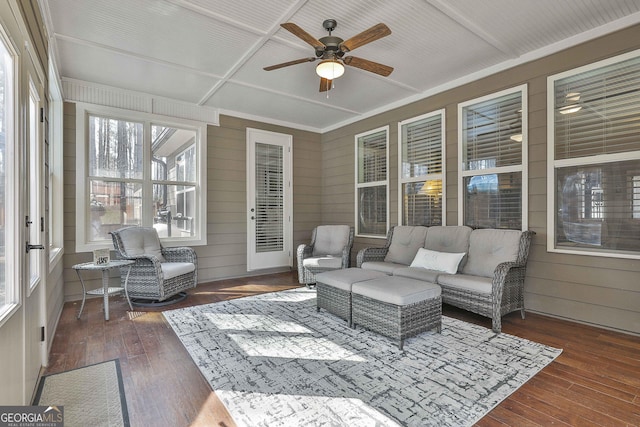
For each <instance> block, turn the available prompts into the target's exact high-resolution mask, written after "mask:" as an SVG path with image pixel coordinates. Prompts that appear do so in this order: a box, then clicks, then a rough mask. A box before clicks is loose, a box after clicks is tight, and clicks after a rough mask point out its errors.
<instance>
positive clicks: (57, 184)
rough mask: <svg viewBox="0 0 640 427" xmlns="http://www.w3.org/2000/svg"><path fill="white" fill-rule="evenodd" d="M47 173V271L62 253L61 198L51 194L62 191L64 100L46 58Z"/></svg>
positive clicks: (52, 69) (53, 69)
mask: <svg viewBox="0 0 640 427" xmlns="http://www.w3.org/2000/svg"><path fill="white" fill-rule="evenodd" d="M48 101H49V113H48V121H49V129H48V132H49V135H48V140H49V159H48V161H49V175H48V177H45V179H48V180H49V182H48V188H49V194H48V199H49V200H48V206H47V208H48V211H49V212H48V213H49V219H48V220H49V228H48V233H49V237H48V238H49V241H48V242H47V243H48V244H49V272H51V271H53V268H54V267H55V265H56V264H57V263H58V262H59V261H60V260H61V259H62V255H63V253H64V200H63V199H62V198H60V197H54V195H55V194H63V191H64V171H63V161H64V158H63V143H64V142H63V141H64V138H63V117H64V104H63V100H62V92H61V90H60V84H59V79H58V75H57V73H56V71H55V67H54V64H53V62H52V61H51V60H50V61H49V94H48Z"/></svg>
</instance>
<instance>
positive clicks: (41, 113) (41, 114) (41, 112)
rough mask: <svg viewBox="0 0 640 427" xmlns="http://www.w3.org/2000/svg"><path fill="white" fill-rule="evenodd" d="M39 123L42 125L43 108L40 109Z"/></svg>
mask: <svg viewBox="0 0 640 427" xmlns="http://www.w3.org/2000/svg"><path fill="white" fill-rule="evenodd" d="M40 123H44V108H42V107H40Z"/></svg>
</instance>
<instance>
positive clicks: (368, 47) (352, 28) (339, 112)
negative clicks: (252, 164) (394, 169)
mask: <svg viewBox="0 0 640 427" xmlns="http://www.w3.org/2000/svg"><path fill="white" fill-rule="evenodd" d="M38 3H39V4H40V6H41V8H42V10H43V13H44V17H45V19H44V21H45V23H46V25H47V26H48V27H50V28H49V33H50V34H51V35H52V36H53V38H54V40H53V43H52V46H53V48H54V55H55V56H56V57H57V58H56V61H57V64H59V67H60V74H61V77H63V78H65V77H66V78H73V79H78V80H82V81H84V82H85V83H86V84H92V83H94V84H102V85H108V86H115V87H118V88H123V89H130V90H134V91H138V92H146V93H149V94H150V95H157V96H162V97H168V98H175V99H177V100H180V101H187V102H191V103H194V104H197V105H206V106H212V107H216V108H219V109H220V110H221V111H235V112H237V113H238V114H243V115H246V116H251V117H254V118H256V119H259V118H261V120H263V121H267V122H268V121H277V122H286V123H289V124H291V125H293V126H299V127H301V128H306V129H309V128H313V129H318V130H326V129H331V128H333V127H335V126H338V125H340V124H344V123H345V122H346V121H348V120H357V119H359V118H363V117H366V116H367V115H370V114H373V113H375V112H379V111H381V110H383V109H384V108H385V106H388V105H390V104H394V105H399V104H402V103H403V102H410V101H412V100H415V99H419V98H420V97H421V96H424V95H425V94H426V93H429V92H430V91H434V90H436V89H437V88H439V87H443V85H444V86H446V85H447V84H448V83H449V82H451V81H452V80H457V81H464V80H465V78H466V79H470V78H471V76H477V75H479V73H482V71H483V70H485V69H488V68H491V69H492V70H494V71H495V70H496V69H500V67H506V66H507V64H509V66H512V65H514V63H517V62H518V61H521V62H523V61H525V60H531V59H532V56H535V55H542V54H543V53H544V54H548V53H551V52H553V51H554V50H557V49H559V46H562V47H568V46H570V45H572V44H576V43H580V42H583V41H586V40H588V39H589V38H592V37H596V36H598V35H601V34H606V33H607V32H612V31H616V30H619V29H621V28H624V27H628V26H631V25H637V24H639V23H640V0H615V1H614V0H612V1H604V0H562V1H558V0H517V1H514V0H482V1H472V0H403V1H389V0H269V1H255V0H49V1H45V0H42V1H39V2H38ZM325 19H335V20H337V22H338V26H337V28H336V29H335V31H334V32H333V35H334V36H337V37H340V38H342V39H345V40H346V39H348V38H350V37H352V36H355V35H357V34H359V33H360V32H362V31H365V30H367V29H368V28H370V27H372V26H373V25H375V24H378V23H380V22H383V23H385V24H387V26H388V27H389V28H390V29H391V32H392V33H391V34H390V35H389V36H387V37H384V38H381V39H378V40H376V41H373V42H371V43H369V44H365V45H363V46H360V47H358V48H357V49H354V51H353V52H349V53H348V54H347V55H346V56H355V57H359V58H364V59H368V60H370V61H374V62H378V63H382V64H385V65H389V66H391V67H394V71H393V73H392V74H391V75H390V76H389V77H381V76H379V75H377V74H374V73H371V72H368V71H363V70H360V69H357V68H353V67H347V70H346V73H345V75H344V76H343V77H340V78H339V79H336V81H335V88H334V89H333V90H331V91H330V92H329V94H328V95H329V97H328V98H327V94H326V93H319V92H318V88H319V78H318V77H317V76H316V75H315V66H316V64H317V62H308V63H302V64H297V65H293V66H289V67H284V68H281V69H278V70H274V71H269V72H267V71H264V70H263V68H264V67H265V66H269V65H274V64H279V63H283V62H287V61H292V60H295V59H301V58H305V57H311V56H314V51H313V48H312V47H311V46H310V45H308V44H307V43H306V42H304V41H303V40H301V39H300V38H298V37H296V36H295V35H293V34H291V33H290V32H289V31H287V30H284V29H282V28H281V27H280V24H281V23H283V22H294V23H296V24H298V25H299V26H300V27H301V28H302V29H303V30H305V31H306V32H307V33H309V34H310V35H311V36H313V37H314V38H317V39H319V38H322V37H324V36H325V35H327V34H328V33H327V32H326V30H325V29H324V28H323V27H322V23H323V21H324V20H325Z"/></svg>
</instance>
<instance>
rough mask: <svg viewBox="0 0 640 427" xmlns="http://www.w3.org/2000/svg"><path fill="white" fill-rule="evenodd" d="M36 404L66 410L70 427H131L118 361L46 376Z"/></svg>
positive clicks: (65, 418)
mask: <svg viewBox="0 0 640 427" xmlns="http://www.w3.org/2000/svg"><path fill="white" fill-rule="evenodd" d="M33 404H34V405H38V406H58V407H59V406H63V407H64V425H67V426H91V427H98V426H114V427H115V426H129V414H128V412H127V401H126V398H125V395H124V386H123V383H122V373H121V372H120V362H119V361H118V359H114V360H110V361H108V362H102V363H97V364H95V365H90V366H85V367H82V368H78V369H72V370H70V371H65V372H61V373H58V374H51V375H45V376H43V377H42V378H41V379H40V384H39V385H38V390H37V392H36V396H35V398H34V401H33Z"/></svg>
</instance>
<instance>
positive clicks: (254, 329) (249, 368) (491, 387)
mask: <svg viewBox="0 0 640 427" xmlns="http://www.w3.org/2000/svg"><path fill="white" fill-rule="evenodd" d="M163 314H164V316H165V318H166V319H167V320H168V322H169V324H170V325H171V327H172V328H173V330H174V332H175V333H176V334H177V335H178V337H179V338H180V340H181V341H182V343H183V344H184V346H185V348H186V349H187V351H188V352H189V354H190V355H191V357H192V358H193V360H194V362H195V363H196V365H197V366H198V367H199V368H200V371H201V372H202V374H203V375H204V377H205V378H206V379H207V380H208V381H209V384H211V387H212V388H213V390H214V391H215V392H216V394H217V395H218V397H219V398H220V400H222V402H223V403H224V405H225V406H226V408H227V409H228V411H229V413H230V414H231V416H232V417H233V419H234V421H235V422H236V423H237V424H238V425H239V426H252V427H253V426H269V427H274V426H302V425H304V426H341V425H343V426H396V425H408V426H470V425H472V424H473V423H474V422H476V421H477V420H479V419H480V418H482V417H483V416H484V415H486V414H487V413H488V412H489V411H490V410H491V409H493V408H494V407H495V406H496V405H497V404H498V403H500V402H501V401H502V400H504V399H505V398H506V397H508V396H509V395H510V394H511V393H513V392H514V391H515V390H516V389H518V388H519V387H520V386H521V385H522V384H524V383H525V382H526V381H527V380H529V379H530V378H531V377H533V376H534V375H535V374H536V373H537V372H539V371H540V370H541V369H542V368H544V367H545V366H546V365H548V364H549V363H551V362H552V361H553V360H554V359H555V358H556V357H557V356H558V355H559V354H560V353H561V350H559V349H555V348H551V347H547V346H544V345H541V344H538V343H535V342H531V341H527V340H524V339H521V338H518V337H515V336H512V335H508V334H505V333H502V334H495V333H493V332H492V331H491V330H490V329H486V328H483V327H480V326H476V325H472V324H469V323H466V322H463V321H460V320H456V319H452V318H448V317H443V326H442V333H441V334H438V333H436V332H425V333H422V334H420V335H419V336H417V337H414V338H409V339H407V340H406V341H405V344H404V350H399V349H398V347H397V344H396V343H394V342H392V341H391V340H389V339H387V338H385V337H383V336H380V335H377V334H376V333H374V332H370V331H367V330H364V329H361V328H358V329H355V330H353V329H349V328H348V327H347V324H346V322H345V321H343V320H341V319H339V318H337V317H335V316H333V315H331V314H329V313H326V312H325V311H324V310H323V311H321V312H319V313H318V312H317V311H316V300H315V291H313V290H307V289H293V290H288V291H282V292H276V293H271V294H262V295H256V296H251V297H245V298H239V299H234V300H229V301H224V302H218V303H213V304H207V305H201V306H194V307H187V308H181V309H176V310H171V311H166V312H164V313H163Z"/></svg>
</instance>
